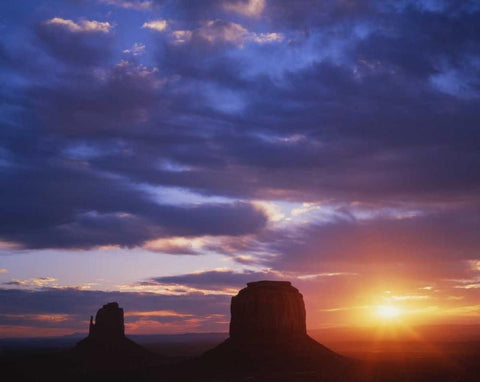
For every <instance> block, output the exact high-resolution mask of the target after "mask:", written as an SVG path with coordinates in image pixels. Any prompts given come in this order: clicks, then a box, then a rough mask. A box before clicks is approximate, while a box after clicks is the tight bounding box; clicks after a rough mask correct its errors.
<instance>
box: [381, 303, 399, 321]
mask: <svg viewBox="0 0 480 382" xmlns="http://www.w3.org/2000/svg"><path fill="white" fill-rule="evenodd" d="M376 313H377V315H378V316H379V317H380V318H383V319H387V320H390V319H393V318H397V317H398V316H400V315H401V314H402V311H401V310H400V309H399V308H397V307H396V306H393V305H379V306H377V309H376Z"/></svg>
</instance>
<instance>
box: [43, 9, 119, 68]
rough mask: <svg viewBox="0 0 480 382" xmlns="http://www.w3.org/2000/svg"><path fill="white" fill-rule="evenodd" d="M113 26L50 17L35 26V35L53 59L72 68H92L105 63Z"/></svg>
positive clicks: (107, 23) (108, 52) (96, 22)
mask: <svg viewBox="0 0 480 382" xmlns="http://www.w3.org/2000/svg"><path fill="white" fill-rule="evenodd" d="M112 28H113V26H112V25H111V24H110V23H109V22H98V21H89V20H80V21H79V22H74V21H72V20H66V19H62V18H58V17H55V18H52V19H50V20H47V21H45V22H43V23H40V24H37V26H36V28H35V34H36V38H37V40H38V42H39V43H40V46H41V47H44V48H45V51H46V52H47V53H48V54H50V55H51V56H52V57H55V58H57V59H59V60H60V61H63V62H65V63H66V64H68V65H73V66H92V65H98V64H100V63H102V62H105V61H108V59H109V57H110V53H111V47H112V39H113V36H112V33H110V32H111V30H112Z"/></svg>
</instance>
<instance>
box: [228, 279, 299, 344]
mask: <svg viewBox="0 0 480 382" xmlns="http://www.w3.org/2000/svg"><path fill="white" fill-rule="evenodd" d="M247 286H248V287H247V288H244V289H242V290H241V291H240V292H239V293H238V295H237V296H234V297H233V298H232V304H231V321H230V338H231V339H232V340H234V341H239V342H259V341H267V342H269V341H276V340H277V339H279V338H281V339H282V340H287V339H291V338H298V337H302V336H305V335H306V334H307V328H306V326H305V305H304V303H303V296H302V295H301V294H300V293H299V292H298V290H297V289H296V288H294V287H293V286H292V284H291V283H290V282H288V281H257V282H251V283H248V284H247Z"/></svg>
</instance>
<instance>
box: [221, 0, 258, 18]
mask: <svg viewBox="0 0 480 382" xmlns="http://www.w3.org/2000/svg"><path fill="white" fill-rule="evenodd" d="M265 3H266V0H247V1H244V0H234V1H226V2H224V3H223V7H224V8H225V9H226V10H229V11H232V12H236V13H240V14H242V15H245V16H250V17H258V16H260V15H261V14H262V12H263V11H264V9H265Z"/></svg>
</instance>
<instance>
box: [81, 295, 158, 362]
mask: <svg viewBox="0 0 480 382" xmlns="http://www.w3.org/2000/svg"><path fill="white" fill-rule="evenodd" d="M74 354H75V355H76V356H77V357H78V359H79V360H81V361H82V362H83V363H84V365H85V366H86V367H87V368H88V369H91V370H116V371H118V370H135V369H141V368H144V367H145V366H146V364H147V363H148V362H149V360H150V358H151V354H150V352H148V351H147V350H146V349H144V348H143V347H141V346H140V345H138V344H136V343H135V342H133V341H132V340H130V339H128V338H127V337H126V336H125V326H124V318H123V309H122V308H120V307H119V305H118V303H117V302H110V303H108V304H105V305H103V307H102V308H100V309H99V310H98V312H97V314H96V316H95V322H94V321H93V317H92V316H90V327H89V333H88V337H87V338H84V339H83V340H82V341H80V342H79V343H78V344H77V346H76V347H75V349H74Z"/></svg>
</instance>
